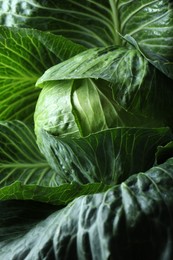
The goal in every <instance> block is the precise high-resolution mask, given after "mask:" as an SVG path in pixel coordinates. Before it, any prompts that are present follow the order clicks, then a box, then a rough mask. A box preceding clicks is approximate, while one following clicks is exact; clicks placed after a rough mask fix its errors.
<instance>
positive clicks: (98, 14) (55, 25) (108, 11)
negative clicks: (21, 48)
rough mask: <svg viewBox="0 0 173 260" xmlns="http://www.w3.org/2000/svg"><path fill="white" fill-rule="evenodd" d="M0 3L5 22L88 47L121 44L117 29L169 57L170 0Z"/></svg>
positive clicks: (172, 13) (172, 34) (172, 35)
mask: <svg viewBox="0 0 173 260" xmlns="http://www.w3.org/2000/svg"><path fill="white" fill-rule="evenodd" d="M0 7H1V24H5V25H7V26H12V25H15V26H23V27H32V28H38V29H41V30H46V31H51V32H53V33H56V34H62V35H64V36H66V37H68V38H70V39H72V40H74V41H76V42H80V43H82V44H84V45H86V46H90V47H94V46H107V45H112V44H122V39H121V37H120V36H119V33H120V34H121V35H123V36H125V35H126V34H129V35H131V36H132V37H134V38H135V39H136V41H137V42H138V43H139V44H140V46H141V47H142V48H145V49H146V50H148V52H151V51H152V52H154V53H157V54H159V55H161V56H164V57H167V58H169V60H170V57H172V58H173V56H172V53H173V51H172V41H173V5H172V2H171V1H170V0H160V1H157V0H143V1H134V0H132V1H129V0H120V1H116V0H109V1H103V0H99V1H97V0H87V1H84V0H82V1H80V2H79V1H74V0H67V1H53V0H50V1H43V0H35V1H33V0H32V1H29V2H28V1H21V0H17V1H13V4H11V1H10V0H6V1H5V2H4V1H2V0H1V1H0ZM45 21H46V22H45ZM172 58H171V59H172Z"/></svg>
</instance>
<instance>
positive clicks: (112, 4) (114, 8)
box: [109, 0, 121, 45]
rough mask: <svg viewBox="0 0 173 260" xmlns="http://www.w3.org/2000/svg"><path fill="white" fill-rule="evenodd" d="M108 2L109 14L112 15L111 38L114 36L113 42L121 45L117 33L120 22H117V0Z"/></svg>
mask: <svg viewBox="0 0 173 260" xmlns="http://www.w3.org/2000/svg"><path fill="white" fill-rule="evenodd" d="M109 4H110V7H111V11H112V12H111V16H112V21H113V29H114V30H113V31H114V34H113V38H114V43H115V44H117V45H121V38H120V36H119V34H118V33H120V24H119V15H118V8H117V4H118V0H109Z"/></svg>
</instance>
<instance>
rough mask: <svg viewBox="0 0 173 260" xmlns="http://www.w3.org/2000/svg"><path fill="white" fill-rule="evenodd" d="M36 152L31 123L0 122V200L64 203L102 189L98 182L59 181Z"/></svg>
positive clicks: (104, 187)
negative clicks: (65, 182)
mask: <svg viewBox="0 0 173 260" xmlns="http://www.w3.org/2000/svg"><path fill="white" fill-rule="evenodd" d="M60 183H61V182H60V180H59V176H58V174H57V173H55V172H54V171H53V170H52V169H51V168H50V166H49V165H48V163H47V162H46V160H45V159H44V157H43V156H42V155H41V153H40V152H39V149H38V147H37V144H36V141H35V135H34V133H33V129H32V127H30V126H29V125H26V124H24V123H23V122H20V121H13V122H10V121H9V122H4V121H2V122H0V200H9V199H21V200H36V201H42V202H47V203H48V202H49V203H52V204H56V205H61V204H67V203H68V202H69V201H72V200H73V199H74V198H76V197H79V196H81V195H83V194H92V193H95V192H101V191H105V190H107V189H108V188H109V186H106V185H103V184H102V183H93V184H88V185H79V184H77V183H69V184H64V185H59V184H60Z"/></svg>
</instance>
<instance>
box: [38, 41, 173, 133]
mask: <svg viewBox="0 0 173 260" xmlns="http://www.w3.org/2000/svg"><path fill="white" fill-rule="evenodd" d="M87 78H91V79H95V81H90V83H89V81H87V80H83V83H75V84H76V85H80V87H78V88H79V91H78V92H79V94H77V95H78V100H79V101H80V100H82V99H83V98H85V100H92V95H93V94H92V95H91V91H89V84H90V85H93V86H95V89H96V90H95V91H97V92H101V93H102V95H104V96H106V98H108V100H109V103H112V106H114V109H115V113H114V114H117V116H115V120H114V127H115V126H116V125H123V126H139V125H140V126H152V127H156V126H165V125H166V126H170V127H171V128H172V127H173V119H172V116H171V114H170V110H171V109H172V103H173V88H172V80H171V79H169V78H168V77H166V76H165V75H163V74H162V73H160V71H158V70H157V69H156V68H155V67H154V66H152V65H149V64H148V62H147V60H146V59H145V58H144V57H143V56H142V55H141V54H140V52H139V51H138V50H135V49H130V48H126V47H115V46H112V47H106V48H93V49H89V50H86V51H84V52H82V53H80V54H78V55H76V56H74V57H72V58H71V59H69V60H67V61H64V62H62V63H60V64H58V65H55V66H53V67H51V68H50V69H48V70H47V71H46V72H45V73H44V74H43V76H42V77H41V78H40V79H39V80H38V81H37V86H41V87H46V86H47V88H49V93H47V92H46V90H45V92H46V93H47V95H49V96H50V98H51V99H54V98H53V97H51V96H52V95H53V94H51V90H50V89H51V88H52V87H53V84H54V86H55V90H54V92H55V93H57V95H58V91H60V90H58V88H60V89H61V85H62V84H63V83H61V82H60V83H58V82H55V81H60V80H61V81H62V80H74V79H87ZM97 79H103V80H106V81H100V80H97ZM49 81H50V82H51V81H52V83H51V84H50V83H49ZM86 81H87V82H88V83H87V84H88V87H86V86H84V85H87V84H86ZM110 82H111V84H110ZM64 84H66V83H64ZM71 84H72V83H69V86H71ZM50 85H51V87H50ZM56 88H57V90H56ZM52 92H53V90H52ZM72 92H73V91H72ZM74 92H75V91H74ZM76 92H77V91H76ZM84 92H86V93H85V95H84V96H83V97H82V94H83V93H84ZM43 95H44V94H43ZM43 95H42V96H43ZM45 95H46V94H45ZM59 95H61V96H62V95H63V94H62V93H59ZM71 95H72V98H71V99H72V101H71V102H73V94H71ZM80 96H81V97H80ZM45 98H46V97H45ZM47 99H48V96H47ZM62 99H63V98H62ZM65 99H66V98H65V96H64V100H65ZM87 102H89V101H87ZM95 102H96V101H95ZM42 103H44V102H42ZM90 103H91V102H90ZM100 103H101V104H102V103H105V104H106V102H102V101H100ZM113 103H114V104H113ZM83 104H85V103H83ZM83 104H82V103H81V104H80V106H81V107H82V109H83V110H84V112H85V113H88V109H89V107H90V106H91V109H92V110H93V111H96V108H94V109H93V104H92V105H91V104H90V106H88V108H84V107H83V106H84V105H83ZM42 106H43V105H42ZM54 106H55V107H56V104H55V103H54ZM94 106H95V107H96V103H95V105H94ZM107 107H109V106H108V105H107ZM97 108H98V106H97ZM40 109H41V108H40ZM53 109H54V110H56V109H55V108H52V110H53ZM50 110H51V108H50ZM108 110H109V109H108ZM52 112H53V111H52ZM55 113H56V112H55V111H54V112H53V114H55ZM91 114H92V113H91ZM110 114H111V112H110ZM49 116H50V113H49ZM90 117H92V116H90ZM112 118H113V117H112ZM117 119H118V120H117ZM117 121H121V124H119V123H117ZM116 123H117V124H116ZM97 130H98V131H99V129H97Z"/></svg>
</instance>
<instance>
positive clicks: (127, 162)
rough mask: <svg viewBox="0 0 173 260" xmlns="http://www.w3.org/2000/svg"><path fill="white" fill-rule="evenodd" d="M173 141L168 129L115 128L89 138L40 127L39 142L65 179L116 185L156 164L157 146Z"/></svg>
mask: <svg viewBox="0 0 173 260" xmlns="http://www.w3.org/2000/svg"><path fill="white" fill-rule="evenodd" d="M170 140H172V133H171V131H170V130H169V129H168V128H158V129H157V128H156V129H154V128H153V129H152V128H148V129H146V128H114V129H109V130H105V131H100V132H98V133H95V134H91V135H89V136H86V137H80V138H77V137H76V138H75V137H72V136H70V135H68V134H67V135H66V136H65V135H64V136H62V137H61V136H54V135H51V134H50V133H48V132H46V131H44V130H40V131H39V132H38V142H39V143H38V144H39V146H40V149H41V151H42V153H43V154H44V155H45V157H46V158H47V160H48V162H49V164H50V165H51V166H52V168H53V169H54V170H55V172H56V173H57V174H58V175H59V177H60V180H61V181H62V182H73V181H76V182H78V183H82V184H84V183H88V182H89V183H93V182H103V183H105V184H117V183H120V182H122V181H124V180H125V179H126V178H127V177H128V176H130V175H131V174H134V173H137V172H139V171H145V170H147V169H148V168H150V167H151V166H152V165H153V163H154V159H155V158H154V154H155V152H156V148H157V146H158V145H163V144H166V143H168V142H169V141H170Z"/></svg>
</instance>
